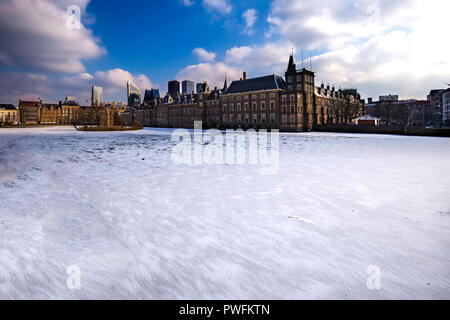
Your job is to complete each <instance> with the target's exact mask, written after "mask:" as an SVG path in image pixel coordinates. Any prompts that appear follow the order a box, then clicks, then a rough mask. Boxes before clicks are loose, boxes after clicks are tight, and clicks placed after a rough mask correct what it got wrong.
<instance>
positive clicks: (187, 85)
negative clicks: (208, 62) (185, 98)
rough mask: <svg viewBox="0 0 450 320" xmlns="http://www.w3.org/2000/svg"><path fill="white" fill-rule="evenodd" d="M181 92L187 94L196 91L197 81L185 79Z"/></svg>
mask: <svg viewBox="0 0 450 320" xmlns="http://www.w3.org/2000/svg"><path fill="white" fill-rule="evenodd" d="M181 93H185V94H192V93H195V82H194V81H190V80H184V81H183V82H182V83H181Z"/></svg>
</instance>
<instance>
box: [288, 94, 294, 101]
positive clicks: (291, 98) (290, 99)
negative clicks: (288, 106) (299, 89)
mask: <svg viewBox="0 0 450 320" xmlns="http://www.w3.org/2000/svg"><path fill="white" fill-rule="evenodd" d="M289 101H290V102H295V95H293V94H291V95H290V96H289Z"/></svg>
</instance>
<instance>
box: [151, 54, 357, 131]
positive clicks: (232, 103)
mask: <svg viewBox="0 0 450 320" xmlns="http://www.w3.org/2000/svg"><path fill="white" fill-rule="evenodd" d="M169 88H170V83H169ZM198 91H199V92H198V93H196V94H192V93H191V94H182V95H176V96H175V97H173V95H172V94H170V92H169V93H168V94H167V95H166V96H165V97H164V98H163V99H159V101H158V103H156V104H155V105H154V106H151V112H150V113H149V114H150V117H151V119H150V121H149V122H150V123H151V124H152V125H153V126H158V127H172V128H192V127H193V126H194V121H202V122H203V125H204V127H206V128H234V129H237V128H242V129H250V128H254V129H269V130H270V129H279V130H281V131H294V132H298V131H310V130H312V129H313V126H314V125H321V124H329V123H348V122H351V120H352V119H354V118H356V117H358V116H361V115H362V111H363V106H364V102H363V101H362V100H361V99H360V96H359V94H358V93H357V90H356V89H351V90H339V91H336V90H335V89H334V88H332V89H330V88H329V87H327V88H325V87H324V86H323V85H322V87H319V88H316V87H315V84H314V73H313V72H311V71H309V70H306V69H302V70H297V69H296V65H295V63H294V57H293V56H291V57H290V59H289V64H288V69H287V71H286V74H285V78H284V79H283V78H282V77H281V76H277V75H269V76H264V77H259V78H253V79H247V76H246V73H245V72H244V73H243V77H242V78H241V79H240V80H238V81H233V82H232V83H231V84H230V86H229V87H228V86H227V81H226V80H225V83H224V87H223V88H222V89H217V88H214V90H213V91H210V89H209V86H208V84H207V83H206V82H205V83H202V84H198ZM349 110H350V111H352V112H350V111H349Z"/></svg>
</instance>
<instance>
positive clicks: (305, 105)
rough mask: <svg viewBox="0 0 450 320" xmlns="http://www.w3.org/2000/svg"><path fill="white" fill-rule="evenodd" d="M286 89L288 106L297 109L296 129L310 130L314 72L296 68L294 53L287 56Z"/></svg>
mask: <svg viewBox="0 0 450 320" xmlns="http://www.w3.org/2000/svg"><path fill="white" fill-rule="evenodd" d="M285 77H286V89H287V94H288V96H289V99H290V100H291V98H292V99H293V101H289V103H290V106H294V105H295V107H296V110H297V114H296V115H297V122H296V125H297V129H298V130H300V131H311V130H312V126H313V124H314V119H315V108H314V77H315V75H314V72H312V71H310V70H307V69H306V68H302V69H301V70H297V66H296V64H295V60H294V54H293V53H291V55H290V57H289V63H288V67H287V70H286V73H285Z"/></svg>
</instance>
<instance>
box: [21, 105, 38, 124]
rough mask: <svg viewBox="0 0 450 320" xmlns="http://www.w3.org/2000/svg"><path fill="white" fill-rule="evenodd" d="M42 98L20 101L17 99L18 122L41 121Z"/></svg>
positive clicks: (32, 122)
mask: <svg viewBox="0 0 450 320" xmlns="http://www.w3.org/2000/svg"><path fill="white" fill-rule="evenodd" d="M42 106H43V105H42V100H39V101H22V100H19V113H20V123H22V124H39V123H40V121H41V108H42Z"/></svg>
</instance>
